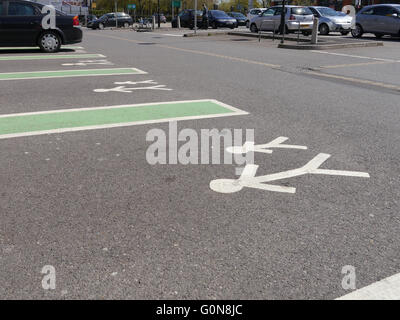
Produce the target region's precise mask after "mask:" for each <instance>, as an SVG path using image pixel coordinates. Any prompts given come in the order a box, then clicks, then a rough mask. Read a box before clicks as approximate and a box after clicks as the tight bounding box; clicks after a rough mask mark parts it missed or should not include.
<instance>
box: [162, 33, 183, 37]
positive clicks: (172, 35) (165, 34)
mask: <svg viewBox="0 0 400 320" xmlns="http://www.w3.org/2000/svg"><path fill="white" fill-rule="evenodd" d="M161 35H162V36H168V37H183V34H172V33H161Z"/></svg>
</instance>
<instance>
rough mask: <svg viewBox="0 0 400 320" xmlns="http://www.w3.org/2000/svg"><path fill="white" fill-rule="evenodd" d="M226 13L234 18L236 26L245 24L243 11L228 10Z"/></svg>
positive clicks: (245, 18) (245, 19)
mask: <svg viewBox="0 0 400 320" xmlns="http://www.w3.org/2000/svg"><path fill="white" fill-rule="evenodd" d="M227 15H228V16H230V17H232V18H235V19H236V22H237V25H238V26H245V25H246V21H247V17H246V16H245V15H244V14H243V13H240V12H228V13H227Z"/></svg>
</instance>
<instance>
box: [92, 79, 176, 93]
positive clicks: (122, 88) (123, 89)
mask: <svg viewBox="0 0 400 320" xmlns="http://www.w3.org/2000/svg"><path fill="white" fill-rule="evenodd" d="M114 84H130V85H136V84H153V86H149V87H133V88H127V87H125V86H118V87H115V88H110V89H94V90H93V91H94V92H124V93H132V92H133V91H134V90H165V91H172V89H169V88H165V87H166V85H164V84H162V85H161V84H160V85H159V84H158V82H155V81H154V80H144V81H136V82H135V81H124V82H114Z"/></svg>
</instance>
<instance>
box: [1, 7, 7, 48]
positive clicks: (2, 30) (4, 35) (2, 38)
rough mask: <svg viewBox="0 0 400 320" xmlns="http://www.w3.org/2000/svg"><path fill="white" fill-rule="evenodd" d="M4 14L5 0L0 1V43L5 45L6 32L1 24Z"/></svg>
mask: <svg viewBox="0 0 400 320" xmlns="http://www.w3.org/2000/svg"><path fill="white" fill-rule="evenodd" d="M5 15H6V2H5V1H0V45H5V44H6V41H5V37H6V32H5V31H4V28H3V26H2V23H3V17H5Z"/></svg>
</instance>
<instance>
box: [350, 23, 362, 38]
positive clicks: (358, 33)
mask: <svg viewBox="0 0 400 320" xmlns="http://www.w3.org/2000/svg"><path fill="white" fill-rule="evenodd" d="M363 33H364V31H363V29H362V27H361V26H360V25H359V24H357V25H356V28H355V29H352V30H351V35H352V36H353V37H354V38H361V37H362V35H363Z"/></svg>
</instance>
